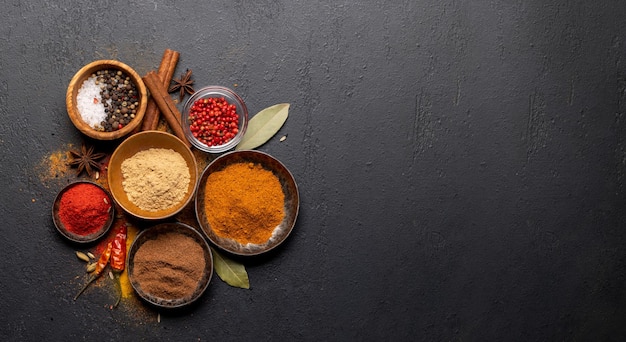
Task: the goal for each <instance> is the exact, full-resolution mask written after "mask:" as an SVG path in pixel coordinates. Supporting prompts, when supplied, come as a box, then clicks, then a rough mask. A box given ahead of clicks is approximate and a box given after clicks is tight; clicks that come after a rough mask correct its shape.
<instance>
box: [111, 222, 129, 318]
mask: <svg viewBox="0 0 626 342" xmlns="http://www.w3.org/2000/svg"><path fill="white" fill-rule="evenodd" d="M126 230H127V228H126V224H125V223H123V224H122V225H121V226H120V229H119V230H118V232H117V234H115V238H113V248H112V249H111V261H110V262H111V269H113V271H114V272H115V273H116V277H115V278H116V282H115V284H116V285H117V290H118V293H119V296H118V297H117V301H116V302H115V305H114V306H113V307H117V305H118V304H119V303H120V300H121V299H122V286H121V284H120V277H119V276H120V273H122V272H124V268H125V265H126Z"/></svg>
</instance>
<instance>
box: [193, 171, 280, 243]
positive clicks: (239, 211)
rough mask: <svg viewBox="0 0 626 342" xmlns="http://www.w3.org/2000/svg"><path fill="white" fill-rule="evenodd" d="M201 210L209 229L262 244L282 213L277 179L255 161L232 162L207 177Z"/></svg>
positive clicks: (242, 241)
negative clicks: (205, 215) (203, 211)
mask: <svg viewBox="0 0 626 342" xmlns="http://www.w3.org/2000/svg"><path fill="white" fill-rule="evenodd" d="M205 190H206V192H205V211H206V213H207V219H208V221H209V224H210V225H211V229H212V230H213V231H214V232H215V233H216V234H217V235H219V236H221V237H224V238H230V239H233V240H235V241H237V242H239V243H241V244H248V243H252V244H263V243H265V242H267V241H268V240H269V238H270V237H271V236H272V232H273V231H274V229H275V228H276V227H277V226H278V225H279V224H280V222H281V221H282V220H283V217H284V216H285V213H284V200H285V195H284V193H283V191H282V187H281V185H280V181H279V180H278V178H277V177H276V175H274V174H273V173H272V172H271V171H269V170H266V169H264V168H263V167H262V166H261V165H259V164H254V163H236V164H232V165H229V166H227V167H226V168H225V169H224V170H221V171H218V172H215V173H212V174H210V175H209V177H208V178H207V183H206V189H205Z"/></svg>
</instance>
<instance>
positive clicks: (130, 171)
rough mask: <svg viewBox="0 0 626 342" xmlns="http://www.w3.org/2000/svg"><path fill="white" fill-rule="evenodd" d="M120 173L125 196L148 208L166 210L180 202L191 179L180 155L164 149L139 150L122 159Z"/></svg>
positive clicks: (137, 204)
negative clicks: (122, 178)
mask: <svg viewBox="0 0 626 342" xmlns="http://www.w3.org/2000/svg"><path fill="white" fill-rule="evenodd" d="M122 176H123V177H124V180H123V181H122V186H123V188H124V191H125V192H126V194H127V195H128V199H129V200H130V201H131V202H133V203H134V204H135V205H136V206H138V207H139V208H141V209H142V210H147V211H158V210H165V209H168V208H171V207H173V206H175V205H177V204H178V203H180V202H181V201H182V200H183V199H184V198H185V195H186V194H187V191H188V188H189V182H190V181H191V174H190V172H189V167H188V166H187V162H186V161H185V159H184V158H183V156H181V155H180V153H178V152H176V151H174V150H171V149H164V148H151V149H148V150H144V151H140V152H137V153H136V154H135V155H134V156H132V157H130V158H128V159H126V160H124V161H123V162H122Z"/></svg>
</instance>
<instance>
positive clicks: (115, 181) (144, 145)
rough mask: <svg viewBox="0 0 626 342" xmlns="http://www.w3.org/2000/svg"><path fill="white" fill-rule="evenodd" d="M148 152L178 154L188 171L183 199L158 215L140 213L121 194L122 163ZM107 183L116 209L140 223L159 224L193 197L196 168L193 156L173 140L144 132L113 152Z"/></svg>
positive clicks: (177, 139)
mask: <svg viewBox="0 0 626 342" xmlns="http://www.w3.org/2000/svg"><path fill="white" fill-rule="evenodd" d="M150 148H163V149H172V150H174V151H176V152H178V153H179V154H180V155H181V156H182V157H183V158H184V159H185V161H186V162H187V167H188V168H189V175H190V179H189V186H188V187H187V193H186V194H185V197H184V199H183V200H182V201H181V202H179V203H178V204H176V205H174V206H172V207H169V208H167V209H163V210H158V211H149V210H144V209H142V208H140V207H138V206H137V205H135V204H134V203H133V202H132V201H131V200H130V199H129V198H128V195H127V194H126V191H124V186H123V181H124V176H123V175H122V163H123V162H124V160H126V159H128V158H130V157H132V156H134V155H135V154H136V153H137V152H140V151H144V150H148V149H150ZM107 180H108V182H109V189H110V190H111V195H113V198H114V199H115V201H116V202H117V204H119V206H120V207H121V208H122V209H123V210H124V211H126V212H127V213H129V214H131V215H133V216H135V217H137V218H140V219H144V220H161V219H165V218H168V217H171V216H174V215H176V214H177V213H179V212H180V211H181V210H182V209H183V208H184V207H185V206H186V205H187V204H189V202H190V201H191V199H192V198H193V197H194V193H195V190H196V183H197V180H198V166H197V163H196V158H195V157H194V155H193V153H192V152H191V150H190V149H189V147H187V146H186V145H185V143H183V141H182V140H180V139H179V138H177V137H176V136H174V135H172V134H170V133H167V132H162V131H144V132H140V133H136V134H133V135H132V136H130V137H128V138H126V140H124V141H123V142H122V143H121V144H120V145H119V146H118V147H117V148H116V149H115V151H114V152H113V154H112V155H111V159H110V160H109V166H108V174H107Z"/></svg>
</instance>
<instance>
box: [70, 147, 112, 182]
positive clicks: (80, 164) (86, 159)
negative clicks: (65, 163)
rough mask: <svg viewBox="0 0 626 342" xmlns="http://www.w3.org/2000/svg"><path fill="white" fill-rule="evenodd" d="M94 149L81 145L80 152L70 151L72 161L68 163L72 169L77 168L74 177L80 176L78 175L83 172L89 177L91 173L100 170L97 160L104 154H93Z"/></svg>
mask: <svg viewBox="0 0 626 342" xmlns="http://www.w3.org/2000/svg"><path fill="white" fill-rule="evenodd" d="M93 150H94V147H93V146H90V147H89V148H87V147H86V146H85V144H84V143H83V144H82V146H81V148H80V151H74V150H70V154H71V155H72V161H70V165H71V166H73V167H77V171H76V176H80V174H81V173H82V172H83V171H85V172H87V174H88V175H89V177H91V172H92V171H94V169H95V170H96V171H98V170H100V163H98V160H100V159H102V158H104V157H105V156H106V154H104V153H94V151H93Z"/></svg>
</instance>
